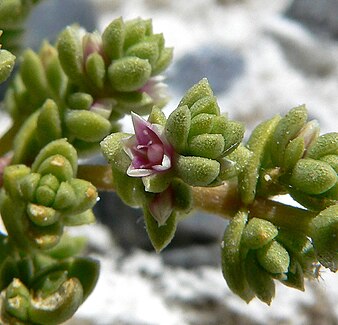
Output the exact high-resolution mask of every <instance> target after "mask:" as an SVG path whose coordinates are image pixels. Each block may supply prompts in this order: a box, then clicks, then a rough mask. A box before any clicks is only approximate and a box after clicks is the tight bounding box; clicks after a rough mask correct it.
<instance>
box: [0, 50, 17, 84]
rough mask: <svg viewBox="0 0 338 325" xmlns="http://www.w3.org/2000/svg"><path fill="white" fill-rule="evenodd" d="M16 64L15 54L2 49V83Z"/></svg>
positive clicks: (0, 52) (0, 67)
mask: <svg viewBox="0 0 338 325" xmlns="http://www.w3.org/2000/svg"><path fill="white" fill-rule="evenodd" d="M14 64H15V56H14V55H13V54H12V53H10V52H9V51H6V50H0V83H3V82H4V81H5V80H7V79H8V77H9V76H10V74H11V73H12V70H13V68H14Z"/></svg>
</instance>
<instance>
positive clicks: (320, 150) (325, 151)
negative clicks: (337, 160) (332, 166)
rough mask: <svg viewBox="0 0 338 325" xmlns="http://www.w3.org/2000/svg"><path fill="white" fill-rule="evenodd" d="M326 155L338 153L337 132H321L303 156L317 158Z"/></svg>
mask: <svg viewBox="0 0 338 325" xmlns="http://www.w3.org/2000/svg"><path fill="white" fill-rule="evenodd" d="M327 155H338V133H337V132H332V133H327V134H323V135H321V136H320V137H318V138H317V140H316V141H315V142H314V143H313V144H312V145H311V146H310V148H309V149H308V150H307V152H306V155H305V157H306V158H312V159H319V158H321V157H323V156H327Z"/></svg>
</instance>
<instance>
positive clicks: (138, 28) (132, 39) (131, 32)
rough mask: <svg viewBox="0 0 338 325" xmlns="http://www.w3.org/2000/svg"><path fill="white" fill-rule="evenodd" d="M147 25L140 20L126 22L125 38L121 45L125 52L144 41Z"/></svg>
mask: <svg viewBox="0 0 338 325" xmlns="http://www.w3.org/2000/svg"><path fill="white" fill-rule="evenodd" d="M148 24H149V23H148V22H146V21H145V20H143V19H141V18H136V19H132V20H128V21H127V22H126V23H125V38H124V44H123V48H124V49H125V50H127V49H128V48H129V47H130V46H132V45H134V44H136V43H138V42H140V41H142V40H143V39H144V37H145V36H146V32H147V28H148Z"/></svg>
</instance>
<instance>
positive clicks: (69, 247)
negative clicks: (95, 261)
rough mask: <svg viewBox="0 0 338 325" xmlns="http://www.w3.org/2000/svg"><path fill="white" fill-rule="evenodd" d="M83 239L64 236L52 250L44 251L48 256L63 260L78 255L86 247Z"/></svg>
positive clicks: (85, 241)
mask: <svg viewBox="0 0 338 325" xmlns="http://www.w3.org/2000/svg"><path fill="white" fill-rule="evenodd" d="M86 243H87V239H86V238H85V237H73V236H70V235H68V234H64V235H63V236H62V237H61V240H60V241H59V243H58V244H57V245H56V246H54V247H53V248H51V249H49V250H47V251H45V253H46V254H48V255H49V256H51V257H53V258H56V259H60V260H62V259H65V258H69V257H72V256H75V255H78V254H80V253H81V252H82V251H83V250H84V248H85V247H86Z"/></svg>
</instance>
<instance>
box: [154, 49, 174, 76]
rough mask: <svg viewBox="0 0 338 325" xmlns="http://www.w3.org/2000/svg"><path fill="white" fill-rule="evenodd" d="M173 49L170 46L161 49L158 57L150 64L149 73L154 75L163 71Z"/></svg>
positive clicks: (170, 58)
mask: <svg viewBox="0 0 338 325" xmlns="http://www.w3.org/2000/svg"><path fill="white" fill-rule="evenodd" d="M173 51H174V49H173V48H171V47H166V48H164V49H162V51H161V54H160V57H159V59H158V60H157V61H156V63H155V64H154V65H153V66H152V70H151V75H152V76H156V75H158V74H160V73H161V72H162V71H164V70H165V69H166V68H167V67H168V66H169V64H170V63H171V61H172V59H173Z"/></svg>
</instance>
